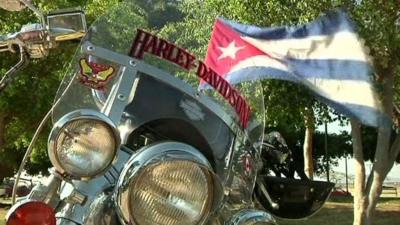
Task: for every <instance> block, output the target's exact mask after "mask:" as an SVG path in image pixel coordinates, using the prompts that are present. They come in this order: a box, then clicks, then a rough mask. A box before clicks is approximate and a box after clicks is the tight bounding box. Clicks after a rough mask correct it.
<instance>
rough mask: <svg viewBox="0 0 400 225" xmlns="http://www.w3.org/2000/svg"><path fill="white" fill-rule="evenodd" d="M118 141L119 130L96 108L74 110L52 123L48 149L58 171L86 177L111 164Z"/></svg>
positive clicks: (67, 174)
mask: <svg viewBox="0 0 400 225" xmlns="http://www.w3.org/2000/svg"><path fill="white" fill-rule="evenodd" d="M119 144H120V138H119V134H118V130H117V128H116V126H115V125H114V123H113V122H112V121H111V120H110V119H109V118H108V117H106V116H105V115H103V114H101V113H99V112H97V111H92V110H77V111H74V112H71V113H69V114H67V115H65V116H64V117H62V118H61V119H60V120H59V121H58V122H57V123H56V124H55V125H54V127H53V129H52V131H51V133H50V136H49V150H48V151H49V156H50V161H51V162H52V164H53V165H54V167H55V168H56V170H57V172H59V173H60V174H62V175H66V176H69V177H71V178H72V179H81V180H88V179H91V178H93V177H96V176H98V175H101V174H103V173H104V172H105V171H106V170H107V169H108V168H109V167H110V166H111V165H112V163H113V161H114V159H115V158H116V154H117V150H118V147H119Z"/></svg>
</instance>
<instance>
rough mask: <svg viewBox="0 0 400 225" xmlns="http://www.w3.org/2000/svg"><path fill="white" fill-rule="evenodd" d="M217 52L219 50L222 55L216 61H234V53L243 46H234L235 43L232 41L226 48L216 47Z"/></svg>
mask: <svg viewBox="0 0 400 225" xmlns="http://www.w3.org/2000/svg"><path fill="white" fill-rule="evenodd" d="M218 48H219V50H221V52H222V54H221V55H220V56H219V57H218V60H221V59H223V58H226V57H231V59H235V58H236V53H237V52H238V51H239V50H241V49H243V48H244V46H240V47H239V46H235V41H232V42H231V43H229V45H228V46H226V47H218Z"/></svg>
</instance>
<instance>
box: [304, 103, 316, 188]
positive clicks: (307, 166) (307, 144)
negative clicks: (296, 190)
mask: <svg viewBox="0 0 400 225" xmlns="http://www.w3.org/2000/svg"><path fill="white" fill-rule="evenodd" d="M304 122H305V125H306V131H305V135H304V145H303V154H304V173H305V174H306V175H307V177H308V178H309V179H310V180H312V179H313V175H314V165H313V157H312V153H313V151H312V149H313V134H314V127H315V124H314V112H313V110H312V108H311V107H310V108H306V115H305V117H304Z"/></svg>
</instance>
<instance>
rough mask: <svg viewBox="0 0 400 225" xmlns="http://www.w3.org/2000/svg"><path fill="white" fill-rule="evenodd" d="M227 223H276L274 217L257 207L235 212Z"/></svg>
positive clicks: (263, 224) (234, 224)
mask: <svg viewBox="0 0 400 225" xmlns="http://www.w3.org/2000/svg"><path fill="white" fill-rule="evenodd" d="M227 224H228V225H276V222H275V219H274V218H273V217H272V216H271V215H270V214H269V213H267V212H264V211H261V210H257V209H243V210H241V211H239V212H238V213H236V214H235V215H234V216H233V217H232V218H231V219H230V221H229V222H228V223H227Z"/></svg>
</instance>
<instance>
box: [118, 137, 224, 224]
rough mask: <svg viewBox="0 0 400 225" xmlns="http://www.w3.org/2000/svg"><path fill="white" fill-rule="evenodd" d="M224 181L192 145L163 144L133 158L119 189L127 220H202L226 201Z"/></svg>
mask: <svg viewBox="0 0 400 225" xmlns="http://www.w3.org/2000/svg"><path fill="white" fill-rule="evenodd" d="M222 196H223V195H222V185H221V183H220V181H219V179H218V177H217V176H216V175H215V174H214V173H213V172H212V169H211V166H210V165H209V163H208V161H207V159H206V158H205V157H204V156H203V155H202V154H201V153H200V152H199V151H197V150H196V149H194V148H193V147H191V146H189V145H186V144H183V143H178V142H163V143H158V144H154V145H150V146H146V147H144V148H143V149H142V150H140V152H138V153H137V154H136V155H134V156H132V158H131V159H130V160H129V161H128V163H127V164H126V166H125V167H124V169H123V170H122V172H121V176H120V180H119V181H118V185H117V189H116V203H117V204H116V205H117V206H118V207H117V212H118V214H119V217H120V220H121V222H122V224H124V225H127V224H135V225H152V224H158V225H197V224H202V223H203V222H204V221H205V220H206V219H207V218H208V216H209V214H210V213H211V212H213V211H214V210H215V209H216V208H217V206H218V205H219V203H221V201H222Z"/></svg>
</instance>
